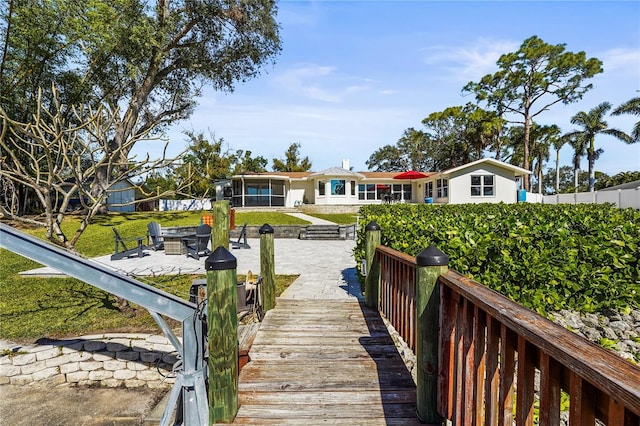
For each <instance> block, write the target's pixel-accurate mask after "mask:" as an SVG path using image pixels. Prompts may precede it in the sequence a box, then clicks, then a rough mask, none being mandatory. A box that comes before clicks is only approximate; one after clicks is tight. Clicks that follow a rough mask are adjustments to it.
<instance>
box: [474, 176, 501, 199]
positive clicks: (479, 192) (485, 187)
mask: <svg viewBox="0 0 640 426" xmlns="http://www.w3.org/2000/svg"><path fill="white" fill-rule="evenodd" d="M495 193H496V191H495V176H494V175H471V196H472V197H493V196H494V195H495Z"/></svg>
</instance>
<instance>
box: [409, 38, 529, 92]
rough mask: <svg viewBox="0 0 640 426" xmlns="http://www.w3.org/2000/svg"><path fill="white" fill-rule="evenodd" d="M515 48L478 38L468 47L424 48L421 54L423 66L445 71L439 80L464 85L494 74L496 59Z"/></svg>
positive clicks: (501, 41)
mask: <svg viewBox="0 0 640 426" xmlns="http://www.w3.org/2000/svg"><path fill="white" fill-rule="evenodd" d="M517 49H518V43H516V42H512V41H508V40H492V39H487V38H479V39H477V40H476V41H475V42H473V43H472V44H469V45H462V46H445V45H437V46H430V47H426V48H424V49H422V50H421V53H422V56H423V61H424V63H425V64H427V65H435V66H438V67H441V69H443V70H445V71H446V73H444V74H443V75H441V76H440V77H441V78H443V79H447V80H451V79H454V80H456V81H464V82H467V81H469V80H476V79H479V78H481V77H482V76H484V75H485V74H489V73H492V72H495V71H496V70H497V66H496V61H497V60H498V58H500V56H501V55H502V54H504V53H506V52H513V51H515V50H517Z"/></svg>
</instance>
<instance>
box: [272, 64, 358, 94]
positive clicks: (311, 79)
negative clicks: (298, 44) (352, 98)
mask: <svg viewBox="0 0 640 426" xmlns="http://www.w3.org/2000/svg"><path fill="white" fill-rule="evenodd" d="M275 81H276V83H277V84H278V85H280V86H281V87H282V88H283V89H285V90H287V91H288V92H290V93H292V94H294V95H298V96H302V97H305V98H309V99H312V100H317V101H323V102H328V103H340V102H342V101H343V100H344V99H345V98H346V97H347V96H348V95H352V94H355V93H360V92H365V91H368V90H369V89H370V85H369V83H370V82H371V80H370V79H363V78H357V77H350V76H347V75H343V74H340V73H338V72H337V69H336V68H334V67H330V66H325V65H316V64H304V65H299V66H297V67H294V68H291V69H288V70H287V71H285V72H283V73H282V74H280V75H279V76H277V77H276V78H275ZM354 81H355V83H357V84H353V83H354Z"/></svg>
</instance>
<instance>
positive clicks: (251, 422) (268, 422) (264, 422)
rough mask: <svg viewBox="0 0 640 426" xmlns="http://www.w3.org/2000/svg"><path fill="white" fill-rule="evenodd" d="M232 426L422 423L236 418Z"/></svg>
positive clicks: (410, 424) (407, 424) (410, 423)
mask: <svg viewBox="0 0 640 426" xmlns="http://www.w3.org/2000/svg"><path fill="white" fill-rule="evenodd" d="M233 423H234V424H248V425H255V424H259V425H261V426H262V425H264V426H267V425H282V426H289V425H291V426H300V425H301V424H302V425H304V426H316V425H332V426H414V425H415V426H422V423H421V422H420V421H419V420H418V419H416V418H397V419H393V418H384V417H382V418H377V419H374V418H366V419H354V418H347V419H310V418H302V419H259V421H258V422H256V420H254V419H251V418H244V417H239V418H238V417H237V418H236V420H235V421H234V422H233Z"/></svg>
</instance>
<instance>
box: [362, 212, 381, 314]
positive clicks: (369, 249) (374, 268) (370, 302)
mask: <svg viewBox="0 0 640 426" xmlns="http://www.w3.org/2000/svg"><path fill="white" fill-rule="evenodd" d="M364 231H365V234H364V239H365V259H366V269H367V270H366V271H365V272H366V275H367V276H366V278H365V287H364V300H365V304H366V305H367V306H368V307H370V308H376V309H377V308H378V305H379V303H380V265H379V264H378V262H377V261H376V260H375V254H376V247H378V246H379V245H380V240H381V231H380V226H379V225H378V224H377V223H376V222H375V221H372V222H369V224H368V225H367V226H366V227H365V228H364Z"/></svg>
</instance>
